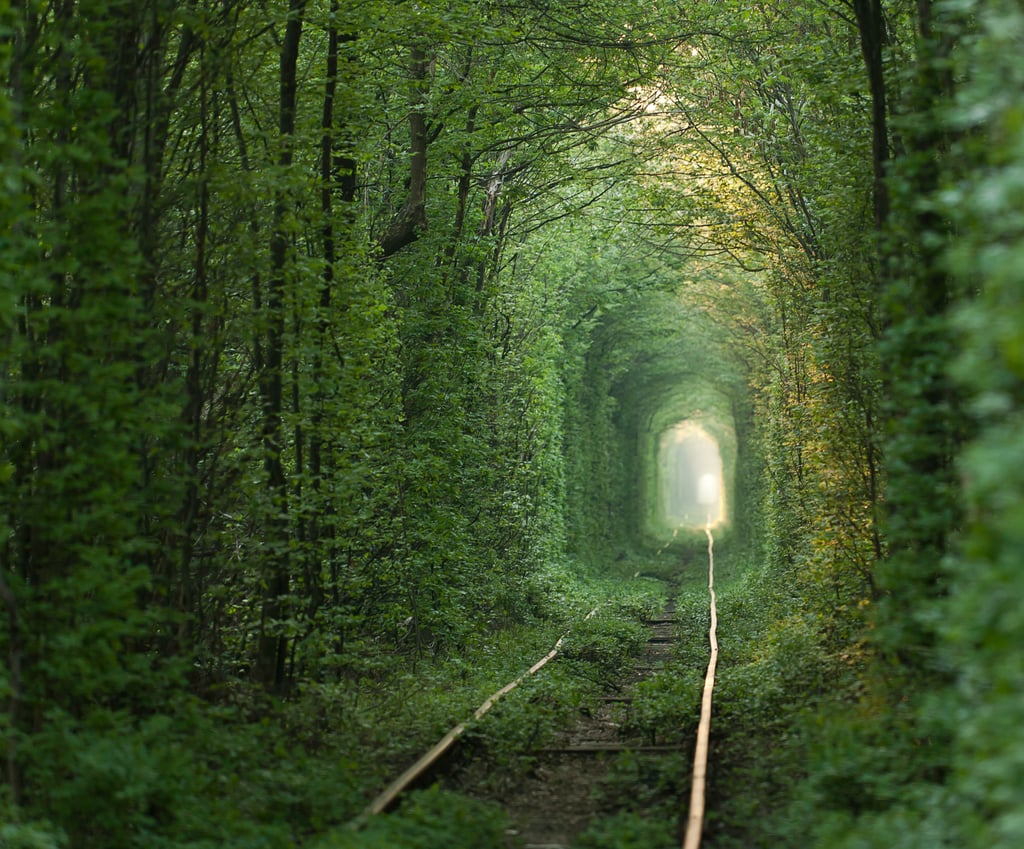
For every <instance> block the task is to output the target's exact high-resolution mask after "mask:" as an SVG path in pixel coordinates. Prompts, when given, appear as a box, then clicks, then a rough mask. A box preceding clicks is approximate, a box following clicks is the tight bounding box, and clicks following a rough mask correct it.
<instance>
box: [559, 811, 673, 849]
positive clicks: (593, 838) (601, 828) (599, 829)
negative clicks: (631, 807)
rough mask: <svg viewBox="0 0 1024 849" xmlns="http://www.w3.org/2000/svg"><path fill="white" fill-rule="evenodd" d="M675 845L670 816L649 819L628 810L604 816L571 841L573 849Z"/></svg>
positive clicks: (648, 848) (660, 848)
mask: <svg viewBox="0 0 1024 849" xmlns="http://www.w3.org/2000/svg"><path fill="white" fill-rule="evenodd" d="M676 844H677V840H676V835H675V828H674V825H673V823H672V821H671V819H670V818H668V817H666V818H664V819H662V818H651V817H649V816H643V815H641V814H636V813H632V812H628V811H627V812H625V813H621V814H616V815H614V816H611V817H605V818H603V819H601V820H599V821H598V822H597V823H596V824H593V825H590V826H588V828H587V830H586V831H585V832H584V833H583V834H582V835H580V836H579V837H578V838H577V839H576V840H574V841H573V843H572V846H573V847H574V849H603V847H608V846H614V847H616V849H666V847H669V846H675V845H676Z"/></svg>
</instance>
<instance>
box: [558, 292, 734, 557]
mask: <svg viewBox="0 0 1024 849" xmlns="http://www.w3.org/2000/svg"><path fill="white" fill-rule="evenodd" d="M692 296H693V290H692V289H689V290H688V289H681V290H680V291H679V292H678V293H670V292H664V291H662V292H650V293H645V295H644V296H643V297H642V298H641V299H638V301H637V302H636V303H635V304H633V305H631V306H629V307H626V308H624V309H621V310H619V311H616V312H615V313H614V314H611V315H609V316H607V317H606V318H605V319H604V320H603V322H602V324H601V325H600V326H598V327H597V328H595V330H594V332H593V338H592V344H591V346H590V353H589V356H588V363H587V375H586V377H585V385H586V390H585V393H586V395H587V397H588V398H589V401H588V405H589V409H590V412H589V416H592V417H594V419H596V420H597V421H603V422H604V425H603V428H604V429H603V430H602V426H601V425H599V424H596V423H595V422H594V420H593V419H592V420H591V424H590V425H589V426H587V427H585V428H584V429H582V430H581V431H580V433H581V437H582V439H583V440H584V441H585V443H586V446H587V447H586V448H584V449H581V452H585V453H586V455H587V461H586V462H585V463H582V464H581V465H580V466H579V467H578V468H579V471H580V472H582V473H583V474H584V475H585V476H586V477H585V480H583V481H582V482H580V483H579V484H578V489H579V490H580V491H581V495H582V494H583V493H584V492H585V495H586V504H589V505H590V509H589V510H581V511H580V514H584V513H585V514H586V516H587V521H589V525H587V528H586V532H585V533H584V534H581V535H580V537H579V542H580V548H581V549H582V550H587V546H588V543H587V542H586V540H585V539H584V537H586V538H587V539H597V540H602V539H603V540H604V543H603V544H604V545H605V546H606V547H607V545H608V544H609V543H610V544H611V545H613V546H614V547H615V549H617V550H619V551H633V552H636V553H639V554H642V553H643V552H651V551H658V550H663V549H664V548H665V547H666V546H670V545H675V546H690V545H693V544H694V543H695V542H697V541H699V540H700V541H702V540H703V539H704V528H705V527H706V526H707V525H709V524H710V525H711V526H712V527H713V528H715V529H716V534H715V536H716V539H718V538H725V537H728V536H729V534H730V533H731V532H732V530H733V528H734V526H735V522H736V520H737V517H738V511H740V510H742V509H743V505H742V498H741V497H738V496H737V493H736V486H735V481H736V480H737V462H738V460H737V458H738V457H739V454H740V451H739V447H738V442H739V439H738V437H737V433H738V431H739V432H740V433H742V427H740V428H738V427H737V422H736V421H735V418H736V411H737V410H743V409H746V408H747V400H746V380H745V375H744V370H743V366H742V364H741V363H739V362H738V361H737V359H736V358H735V355H734V351H733V350H731V349H730V346H729V345H728V344H727V342H726V337H725V335H724V334H723V332H722V328H721V327H720V326H719V322H718V320H717V319H716V317H715V316H713V315H709V311H708V310H706V309H695V308H694V306H693V305H692V303H690V300H689V299H690V298H691V297H692ZM602 399H605V400H604V401H602ZM581 503H582V502H581ZM601 505H604V508H602V507H601ZM594 508H597V509H594ZM594 516H597V517H599V518H598V519H596V520H595V519H593V518H591V517H594ZM595 544H600V543H593V544H591V546H592V545H595ZM591 550H592V548H591Z"/></svg>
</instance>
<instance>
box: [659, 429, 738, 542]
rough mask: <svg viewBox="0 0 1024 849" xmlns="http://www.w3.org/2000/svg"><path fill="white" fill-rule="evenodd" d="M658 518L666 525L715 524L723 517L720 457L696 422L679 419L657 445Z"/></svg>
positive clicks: (682, 526)
mask: <svg viewBox="0 0 1024 849" xmlns="http://www.w3.org/2000/svg"><path fill="white" fill-rule="evenodd" d="M658 477H659V487H658V491H659V496H660V501H661V517H662V520H663V521H664V522H665V523H666V524H667V525H669V526H670V527H676V528H703V527H710V528H713V527H716V526H717V525H719V524H721V523H722V521H724V519H725V488H724V487H723V486H722V457H721V454H720V453H719V450H718V443H717V442H716V441H715V439H714V437H712V436H710V435H709V434H708V433H707V431H705V430H704V428H702V427H701V426H700V425H698V424H695V423H693V422H685V421H684V422H680V423H678V424H676V425H674V426H673V427H671V428H669V429H668V430H666V431H664V432H663V433H662V434H661V438H660V440H659V444H658Z"/></svg>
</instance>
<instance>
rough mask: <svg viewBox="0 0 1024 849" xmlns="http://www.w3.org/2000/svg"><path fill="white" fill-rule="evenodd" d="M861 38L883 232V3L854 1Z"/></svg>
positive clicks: (885, 206) (886, 135)
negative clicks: (866, 75) (869, 102)
mask: <svg viewBox="0 0 1024 849" xmlns="http://www.w3.org/2000/svg"><path fill="white" fill-rule="evenodd" d="M853 9H854V12H855V13H856V16H857V30H858V32H859V34H860V49H861V53H862V54H863V55H864V67H865V69H866V70H867V74H868V88H869V90H870V92H871V164H872V169H873V172H874V211H875V227H876V229H878V230H881V229H882V227H883V226H884V225H885V222H886V220H887V219H888V217H889V192H888V188H887V187H886V182H885V179H886V166H887V163H888V161H889V127H888V114H887V112H888V109H887V105H886V96H885V67H884V64H883V57H882V51H883V48H884V47H885V44H886V30H885V19H884V18H883V16H882V2H881V0H853Z"/></svg>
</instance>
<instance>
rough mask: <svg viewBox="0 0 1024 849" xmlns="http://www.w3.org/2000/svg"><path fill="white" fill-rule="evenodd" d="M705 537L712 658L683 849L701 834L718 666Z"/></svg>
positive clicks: (690, 848)
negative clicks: (712, 704) (713, 695)
mask: <svg viewBox="0 0 1024 849" xmlns="http://www.w3.org/2000/svg"><path fill="white" fill-rule="evenodd" d="M704 531H705V533H706V534H707V535H708V593H709V594H710V596H711V627H710V628H709V629H708V642H709V643H710V645H711V657H710V658H709V660H708V671H707V674H706V675H705V676H704V695H703V696H702V698H701V705H700V724H699V725H698V726H697V748H696V751H695V752H694V756H693V784H692V785H691V788H690V813H689V817H688V819H687V821H686V836H685V837H684V839H683V849H698V847H699V846H700V839H701V834H702V832H703V830H704V805H705V797H706V791H707V776H708V744H709V741H710V737H711V696H712V693H713V692H714V689H715V669H716V668H717V666H718V611H717V610H716V609H715V540H714V537H712V536H711V528H710V527H707V528H705V529H704Z"/></svg>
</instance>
